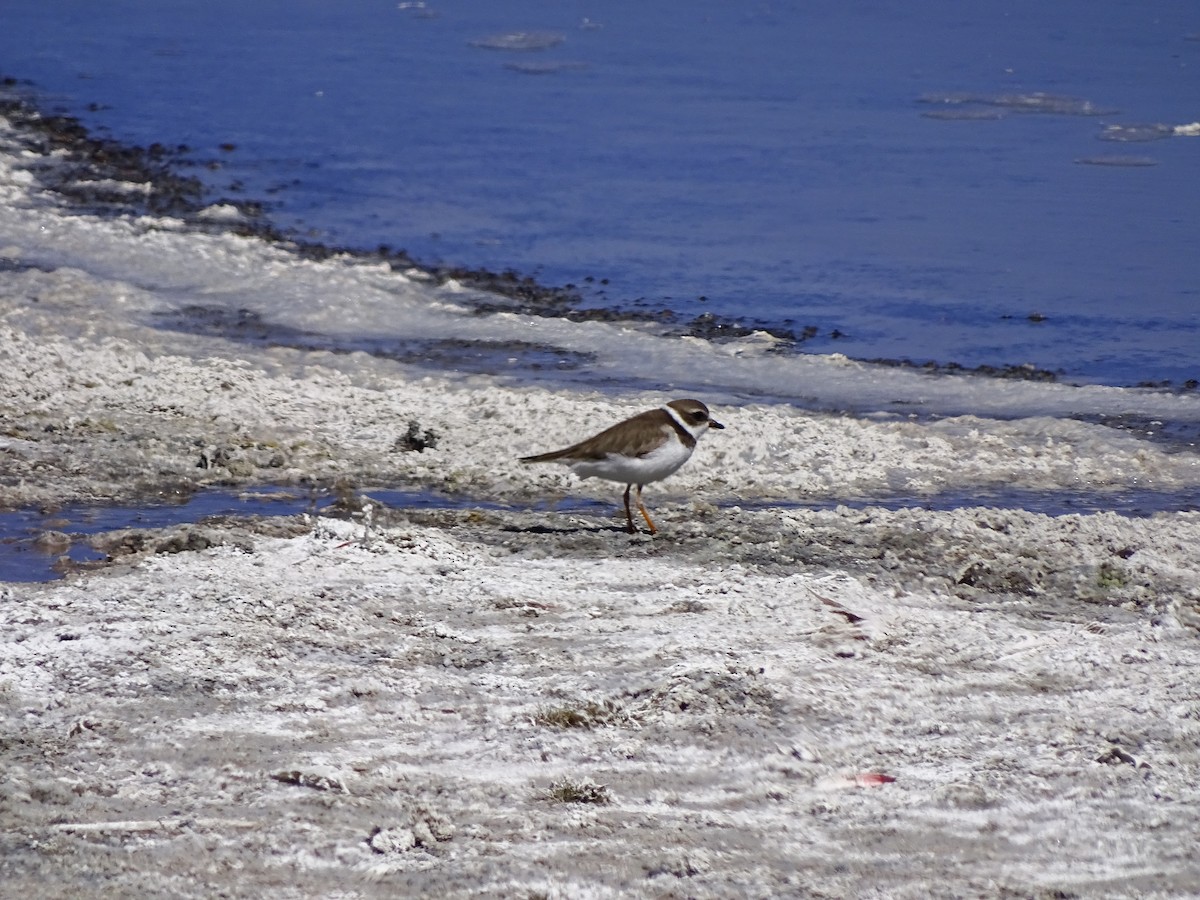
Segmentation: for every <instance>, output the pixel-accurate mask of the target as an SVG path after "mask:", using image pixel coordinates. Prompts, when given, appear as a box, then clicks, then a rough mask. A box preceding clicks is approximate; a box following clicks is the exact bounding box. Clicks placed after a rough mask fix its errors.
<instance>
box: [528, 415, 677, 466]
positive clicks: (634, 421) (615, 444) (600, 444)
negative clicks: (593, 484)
mask: <svg viewBox="0 0 1200 900" xmlns="http://www.w3.org/2000/svg"><path fill="white" fill-rule="evenodd" d="M665 416H666V414H665V413H664V412H663V411H662V410H661V409H649V410H646V412H644V413H638V414H637V415H636V416H633V417H632V418H629V419H626V420H625V421H623V422H618V423H617V424H616V425H613V426H612V427H610V428H606V429H604V430H603V431H601V432H600V433H599V434H595V435H592V436H591V437H590V438H587V439H586V440H582V441H580V442H579V443H578V444H572V445H571V446H570V447H564V448H563V449H561V450H551V451H550V452H549V453H540V454H538V455H537V456H522V457H521V462H523V463H539V462H555V461H557V460H563V459H604V458H605V457H606V456H608V454H610V453H620V454H622V455H623V456H639V455H641V456H644V455H645V454H646V453H648V452H649V451H648V450H646V449H645V446H644V445H645V444H650V446H651V447H657V446H658V445H659V444H661V443H662V441H664V440H666V437H667V432H666V431H665V429H664V425H667V424H668V423H666V422H663V421H662V420H663V419H664V418H665ZM631 426H633V427H631ZM618 429H620V430H621V431H622V432H625V433H623V434H621V435H618V436H614V434H613V433H614V432H616V431H617V430H618ZM626 429H628V431H627V432H626ZM655 437H657V438H658V441H657V443H651V441H650V440H648V439H649V438H655ZM639 448H640V449H639Z"/></svg>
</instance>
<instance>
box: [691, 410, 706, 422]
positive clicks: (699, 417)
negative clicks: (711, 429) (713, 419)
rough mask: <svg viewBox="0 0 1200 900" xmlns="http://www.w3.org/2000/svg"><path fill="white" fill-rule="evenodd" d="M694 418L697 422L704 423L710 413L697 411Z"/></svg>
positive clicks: (693, 414) (693, 415)
mask: <svg viewBox="0 0 1200 900" xmlns="http://www.w3.org/2000/svg"><path fill="white" fill-rule="evenodd" d="M692 418H694V419H695V420H696V421H697V422H703V421H704V420H705V419H707V418H708V413H706V412H701V411H700V410H696V411H695V412H694V413H692Z"/></svg>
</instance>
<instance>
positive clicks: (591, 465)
mask: <svg viewBox="0 0 1200 900" xmlns="http://www.w3.org/2000/svg"><path fill="white" fill-rule="evenodd" d="M692 450H693V448H692V447H685V446H684V445H683V444H682V443H681V442H680V441H674V440H672V441H666V442H665V443H664V444H663V445H662V446H661V447H659V448H658V449H657V450H653V451H651V452H650V453H647V454H646V455H645V456H637V457H627V456H617V455H615V454H612V453H610V454H609V455H608V456H607V457H605V458H604V459H589V460H582V461H580V462H576V463H572V464H571V471H572V472H574V473H575V474H576V475H578V476H579V477H580V478H591V477H593V476H595V477H596V478H604V479H607V480H608V481H619V482H620V483H622V484H649V483H650V482H652V481H658V480H659V479H662V478H666V477H667V476H668V475H670V474H672V473H673V472H675V471H676V470H677V469H678V468H679V467H680V466H682V465H683V464H684V463H685V462H687V461H688V459H689V458H690V457H691V455H692Z"/></svg>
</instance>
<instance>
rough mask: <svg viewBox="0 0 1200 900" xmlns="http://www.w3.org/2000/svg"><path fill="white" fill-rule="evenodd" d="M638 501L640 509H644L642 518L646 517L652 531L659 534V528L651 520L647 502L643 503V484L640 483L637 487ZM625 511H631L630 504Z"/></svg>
mask: <svg viewBox="0 0 1200 900" xmlns="http://www.w3.org/2000/svg"><path fill="white" fill-rule="evenodd" d="M637 502H638V509H640V510H641V511H642V518H643V519H645V520H646V524H647V525H649V526H650V533H651V534H658V529H657V528H655V527H654V523H653V522H652V521H650V513H648V512H646V504H644V503H642V486H641V485H640V484H639V485H638V489H637ZM625 511H626V512H628V511H629V507H628V506H626V508H625ZM630 524H631V525H632V523H630Z"/></svg>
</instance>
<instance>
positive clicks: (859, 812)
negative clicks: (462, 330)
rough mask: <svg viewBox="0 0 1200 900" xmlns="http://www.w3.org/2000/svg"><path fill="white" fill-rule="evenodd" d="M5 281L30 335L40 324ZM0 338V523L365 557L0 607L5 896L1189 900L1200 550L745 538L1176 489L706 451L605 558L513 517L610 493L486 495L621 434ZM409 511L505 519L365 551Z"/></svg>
mask: <svg viewBox="0 0 1200 900" xmlns="http://www.w3.org/2000/svg"><path fill="white" fill-rule="evenodd" d="M19 274H20V277H24V278H27V279H31V280H36V281H38V282H39V284H40V290H41V293H40V295H39V296H40V297H41V302H40V303H39V304H38V312H37V313H36V315H46V309H47V307H52V306H53V304H54V302H55V298H56V297H62V298H66V297H69V296H73V294H71V292H70V291H68V290H66V289H65V288H63V289H62V290H61V291H60V293H59V294H56V293H55V290H54V287H55V285H54V283H53V282H54V279H55V278H58V279H66V280H69V278H70V275H69V274H61V273H59V274H50V273H42V272H35V271H31V272H24V273H19ZM13 277H16V276H13ZM60 287H61V286H60ZM63 302H64V303H65V302H66V301H65V300H63ZM31 315H34V313H31V312H30V310H29V308H28V305H27V304H26V305H21V304H18V303H16V302H15V301H14V302H10V303H9V304H8V306H7V308H6V316H5V319H4V320H3V323H2V325H0V327H3V328H4V335H3V338H4V340H3V343H2V344H0V347H2V348H3V349H2V351H0V352H2V353H3V355H4V360H3V362H4V365H5V369H6V371H8V372H10V373H13V372H16V373H19V378H9V379H6V380H5V381H4V383H3V385H0V418H2V419H3V424H4V429H3V435H4V436H3V437H2V438H0V454H3V457H4V462H5V474H4V478H3V483H2V485H0V490H2V492H3V498H4V501H5V503H6V504H8V505H10V506H12V505H25V504H30V503H40V504H44V505H48V506H53V505H54V504H55V503H61V502H65V501H67V500H72V499H78V498H81V497H83V498H122V499H131V498H133V499H136V498H137V497H139V496H145V495H146V494H147V493H150V492H153V491H156V490H162V489H168V488H172V486H173V487H174V489H183V488H186V489H192V488H194V487H195V486H197V485H201V484H204V483H212V482H223V483H233V484H238V483H243V484H254V483H262V482H264V481H267V480H275V481H279V482H289V483H295V484H306V483H330V482H332V481H334V480H337V479H340V480H341V481H342V482H343V484H345V485H346V486H347V493H348V494H349V495H351V496H352V497H353V498H356V499H354V500H352V501H351V503H350V504H349V505H350V506H351V507H352V508H357V512H356V513H355V514H354V515H351V516H350V517H349V518H346V519H336V518H327V517H320V518H318V517H311V518H310V517H296V518H288V519H273V520H265V521H234V520H226V521H216V522H207V523H201V524H198V525H195V526H186V527H181V528H177V529H171V530H167V531H164V532H155V533H141V534H117V535H109V536H106V537H104V538H102V542H103V546H105V547H106V548H107V549H108V550H109V552H111V553H112V555H113V558H114V561H113V563H112V564H111V565H109V566H107V567H105V568H104V569H102V570H100V571H94V572H85V573H81V574H76V575H73V576H71V577H70V578H68V579H67V580H65V581H62V582H58V583H53V584H47V585H18V584H8V585H3V586H0V624H2V627H0V642H2V643H3V647H2V650H0V704H2V706H0V708H2V709H3V726H2V728H3V731H2V732H0V754H2V757H3V766H2V769H0V880H2V882H3V884H4V892H5V893H6V894H7V895H9V896H25V897H43V896H44V897H50V896H63V895H68V894H70V895H76V896H83V897H91V896H188V897H211V896H232V897H242V896H245V897H262V896H270V897H318V896H319V897H376V896H380V897H382V896H393V897H394V896H430V895H434V894H437V895H440V896H444V897H471V896H514V897H543V896H545V897H616V896H647V897H732V896H747V897H775V896H816V897H862V896H886V897H929V896H935V897H963V896H980V897H1018V896H1019V897H1025V896H1037V897H1043V896H1044V897H1051V896H1053V897H1064V896H1081V897H1096V896H1114V897H1116V896H1127V897H1147V896H1162V897H1168V896H1187V895H1193V894H1195V893H1197V892H1200V858H1198V857H1197V855H1196V852H1195V847H1196V845H1197V839H1198V838H1200V786H1198V785H1200V749H1198V748H1200V694H1198V690H1197V684H1198V683H1200V678H1198V676H1200V631H1198V627H1200V577H1198V576H1200V566H1198V565H1197V560H1198V551H1197V549H1196V548H1197V546H1200V514H1196V513H1169V514H1160V515H1158V516H1155V517H1153V518H1144V519H1131V518H1124V517H1121V516H1117V515H1115V514H1112V513H1100V514H1093V515H1071V516H1061V517H1048V516H1044V515H1039V514H1035V513H1031V512H1026V511H1022V510H1010V511H1002V510H992V509H982V508H969V509H957V510H950V511H942V512H937V511H930V510H925V509H901V510H894V511H888V510H885V509H882V508H868V509H849V508H846V507H834V508H829V509H823V510H818V509H804V508H794V507H792V508H788V507H786V506H778V505H775V502H776V500H778V499H780V498H786V497H792V498H799V497H802V496H806V495H811V496H817V497H820V496H836V495H837V493H838V492H839V491H841V492H845V493H847V494H849V493H853V492H855V491H862V490H864V489H869V488H872V487H873V488H875V489H878V490H884V489H888V488H893V489H894V488H897V487H909V488H912V487H914V486H920V485H925V486H926V487H929V486H932V487H933V488H935V489H949V488H953V487H955V486H956V485H957V484H958V481H960V480H962V479H964V478H967V477H968V476H967V475H963V474H962V471H963V469H964V466H963V465H962V464H961V462H960V461H961V460H964V459H969V460H970V465H969V468H970V474H969V477H970V479H972V480H973V481H974V482H975V483H994V484H995V483H1005V482H1007V483H1009V484H1028V485H1030V486H1032V487H1040V488H1044V489H1052V488H1054V487H1055V486H1057V487H1058V488H1059V489H1063V490H1066V489H1077V488H1079V487H1080V486H1081V485H1090V486H1094V487H1103V486H1104V485H1105V484H1118V483H1128V482H1129V481H1130V480H1132V481H1134V482H1136V481H1137V480H1138V478H1139V477H1148V475H1149V473H1152V474H1153V477H1154V478H1155V479H1157V483H1159V484H1163V485H1164V489H1169V487H1170V484H1172V483H1180V484H1182V483H1184V482H1186V481H1187V480H1188V478H1190V477H1192V475H1191V474H1190V473H1194V472H1195V466H1196V461H1195V458H1194V457H1193V456H1189V455H1188V454H1186V453H1185V454H1178V453H1173V454H1172V453H1167V452H1165V451H1163V450H1161V449H1160V448H1157V447H1155V446H1154V445H1152V444H1149V443H1147V442H1144V441H1139V440H1136V439H1134V438H1131V437H1127V436H1122V435H1119V434H1116V433H1115V432H1111V431H1110V430H1108V429H1100V428H1099V427H1098V426H1085V425H1071V426H1064V425H1063V424H1062V423H1059V425H1058V426H1057V427H1056V428H1055V429H1054V431H1053V435H1054V436H1053V438H1048V437H1047V426H1046V423H1037V422H1016V423H1008V424H1004V423H998V422H983V421H974V420H953V421H948V422H941V423H931V424H917V423H913V422H904V421H894V420H888V421H871V420H867V419H858V418H852V417H843V416H833V415H826V416H817V415H808V414H805V413H803V412H802V411H800V410H796V409H792V408H787V407H767V406H757V407H744V408H734V407H729V408H724V409H718V410H716V412H717V414H718V415H719V417H720V418H721V419H722V420H724V421H726V423H727V425H728V426H729V427H728V429H727V431H725V432H723V433H719V434H710V435H707V436H706V437H705V439H704V440H703V441H702V443H701V447H700V449H699V450H698V452H697V457H696V459H694V460H693V461H692V463H690V464H689V466H687V467H685V469H684V470H682V471H681V472H680V473H679V474H678V476H676V477H675V478H673V479H671V480H670V481H668V482H665V483H663V484H662V485H656V486H653V487H652V488H651V489H649V490H648V492H647V496H648V500H649V503H650V506H651V508H652V509H653V510H654V511H655V512H656V513H657V516H658V518H659V524H660V527H661V528H662V531H661V533H660V534H659V535H658V536H656V537H653V538H652V537H649V536H646V535H639V536H634V537H630V536H628V535H626V534H625V533H624V532H623V531H621V530H620V529H619V527H618V525H619V520H618V519H617V518H616V517H615V515H614V517H613V518H611V519H610V518H607V517H603V516H597V515H595V514H591V515H587V514H583V513H581V512H571V511H566V512H563V511H556V510H555V509H554V508H553V504H552V503H551V504H549V505H547V503H546V502H545V501H546V498H547V497H549V498H551V499H553V497H555V496H559V497H561V496H566V495H568V494H581V495H584V496H592V497H595V498H597V499H610V498H611V499H612V500H613V501H614V502H615V500H616V497H617V494H618V493H619V488H618V489H617V491H614V490H612V489H611V486H608V487H606V486H604V485H601V484H596V483H589V484H580V483H579V482H577V481H575V480H573V479H572V478H571V476H569V475H566V474H562V473H558V472H557V471H554V470H541V469H537V470H525V469H521V468H520V467H514V466H513V464H512V463H511V459H512V458H513V457H514V456H515V455H517V453H518V452H530V451H532V450H536V449H541V448H544V447H546V446H554V445H555V444H557V443H559V442H560V441H561V440H562V439H564V438H565V437H567V436H569V435H570V434H572V433H573V432H575V431H577V430H589V429H592V428H597V427H600V426H603V425H604V424H607V423H608V422H610V421H612V420H614V419H615V418H618V417H619V416H620V415H623V414H627V413H629V412H632V411H636V410H637V409H639V408H641V407H642V406H644V405H648V404H650V403H653V402H656V401H655V399H654V398H653V397H652V396H651V395H644V396H629V397H626V398H622V399H621V400H619V401H618V400H614V399H611V398H608V399H605V398H601V397H598V396H581V395H575V394H570V393H566V392H560V393H554V392H547V391H544V390H535V389H533V388H516V387H505V386H503V385H501V384H499V383H493V382H489V381H487V380H485V379H476V380H470V379H468V380H452V379H440V378H436V377H432V376H421V375H419V374H416V373H413V372H412V371H408V370H405V369H404V368H403V367H401V366H398V365H396V364H392V363H387V362H385V361H379V362H372V363H367V364H365V363H363V361H362V360H357V361H356V363H355V365H356V368H355V371H354V373H353V374H350V373H347V372H346V371H343V370H342V369H340V368H339V365H341V364H340V363H339V360H338V358H336V357H333V356H331V355H328V354H324V355H323V354H315V355H314V354H302V353H299V352H297V351H288V350H272V351H262V352H261V353H259V354H258V355H254V354H250V353H249V352H248V351H246V350H245V349H244V348H242V349H239V350H237V353H241V354H242V355H241V357H236V354H235V351H234V350H231V349H230V348H227V347H221V346H219V345H218V342H216V341H213V343H212V346H209V345H207V344H204V342H203V341H198V339H193V338H187V337H186V336H178V337H176V338H170V337H166V338H164V337H162V336H159V337H158V338H157V340H158V341H159V345H158V346H157V349H156V350H155V351H154V352H153V353H147V352H145V351H144V349H139V348H140V347H143V346H144V342H143V343H139V342H138V338H139V336H138V335H136V334H133V333H123V332H122V329H123V328H126V327H129V328H131V327H132V326H119V325H116V324H113V325H110V326H105V327H103V328H101V327H98V326H93V327H92V328H91V329H90V330H89V332H88V333H85V334H83V335H82V336H74V337H72V338H71V339H67V338H61V339H53V338H51V337H47V336H46V335H45V334H44V333H42V334H39V335H37V336H36V337H35V336H31V333H30V332H28V331H26V330H24V329H23V327H22V326H23V324H26V320H27V319H28V317H29V316H31ZM171 340H177V341H179V342H180V343H179V345H178V346H177V347H173V346H171V345H170V341H171ZM164 341H165V342H166V343H163V342H164ZM197 346H199V348H200V349H199V351H198V350H197ZM185 351H186V352H185ZM343 368H345V367H344V366H343ZM364 372H365V373H366V375H364ZM571 417H574V418H575V419H578V420H579V421H580V422H581V423H582V424H579V425H577V424H574V423H573V422H571V421H568V420H570V419H571ZM410 421H417V422H419V423H420V424H421V426H422V429H425V428H428V429H432V430H434V431H435V432H437V434H438V436H439V440H438V447H437V448H432V449H426V450H424V451H423V452H416V451H414V450H411V449H409V450H406V449H405V444H404V440H403V438H404V435H405V433H406V432H407V429H408V423H409V422H410ZM201 461H204V465H205V466H207V468H205V467H200V466H198V463H200V462H201ZM1171 479H1176V481H1175V482H1172V481H1171ZM404 483H411V484H417V485H422V486H424V487H428V488H434V489H444V490H455V491H459V492H467V493H470V494H472V495H474V496H477V497H479V498H481V499H490V500H500V501H504V502H505V503H507V504H509V508H508V509H503V508H502V509H490V508H486V507H483V506H481V507H480V508H476V509H472V508H466V509H457V510H443V511H432V512H424V513H417V512H413V511H407V512H406V511H402V510H401V511H395V510H388V509H386V508H383V507H380V506H379V505H377V504H375V505H371V504H369V502H367V504H366V505H362V498H363V497H364V496H369V494H370V488H371V486H372V485H376V484H388V485H393V486H395V485H398V484H404ZM539 497H540V498H541V499H540V500H539V499H538V498H539ZM772 498H775V500H773V499H772ZM751 500H752V501H754V502H753V503H750V502H748V501H751ZM739 501H741V502H742V506H741V507H739V506H738V505H736V503H737V502H739ZM743 507H744V508H743ZM613 511H614V514H615V512H616V510H615V505H614V508H613ZM892 779H894V780H892Z"/></svg>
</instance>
